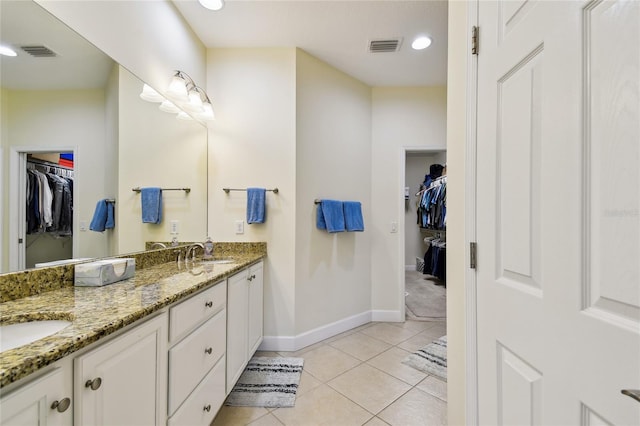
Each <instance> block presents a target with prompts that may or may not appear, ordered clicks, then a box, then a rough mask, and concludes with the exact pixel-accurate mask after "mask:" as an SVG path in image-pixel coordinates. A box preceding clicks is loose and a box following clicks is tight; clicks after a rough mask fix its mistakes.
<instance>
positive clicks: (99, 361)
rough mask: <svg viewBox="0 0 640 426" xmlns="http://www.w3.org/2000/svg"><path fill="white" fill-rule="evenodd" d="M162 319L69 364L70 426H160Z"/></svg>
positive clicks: (163, 400)
mask: <svg viewBox="0 0 640 426" xmlns="http://www.w3.org/2000/svg"><path fill="white" fill-rule="evenodd" d="M166 346H167V314H166V313H165V314H162V315H160V316H158V317H156V318H154V319H151V320H149V321H147V322H145V323H144V324H142V325H139V326H137V327H135V328H133V329H132V330H130V331H128V332H126V333H125V334H123V335H121V336H119V337H117V338H115V339H113V340H111V341H109V342H107V343H104V344H102V345H100V346H99V347H97V348H96V349H94V350H92V351H91V352H88V353H86V354H85V355H82V356H80V357H78V358H76V359H75V361H74V365H75V394H76V407H75V408H76V413H75V416H76V423H77V424H81V425H109V426H112V425H153V424H156V425H158V424H164V423H165V422H166V374H167V367H166V365H167V347H166Z"/></svg>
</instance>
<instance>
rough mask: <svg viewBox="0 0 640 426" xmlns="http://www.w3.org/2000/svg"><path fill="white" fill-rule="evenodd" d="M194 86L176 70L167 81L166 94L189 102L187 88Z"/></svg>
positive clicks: (189, 78) (188, 78) (184, 74)
mask: <svg viewBox="0 0 640 426" xmlns="http://www.w3.org/2000/svg"><path fill="white" fill-rule="evenodd" d="M190 87H195V83H194V82H193V80H192V79H191V77H189V76H188V75H187V73H185V72H182V71H176V72H175V74H174V75H173V78H172V79H171V83H169V88H168V89H167V95H169V96H170V97H172V98H174V99H175V100H176V101H180V102H189V88H190Z"/></svg>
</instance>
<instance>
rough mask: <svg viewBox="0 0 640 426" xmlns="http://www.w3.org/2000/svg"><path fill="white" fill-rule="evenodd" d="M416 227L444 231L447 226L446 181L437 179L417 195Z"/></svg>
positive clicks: (444, 178)
mask: <svg viewBox="0 0 640 426" xmlns="http://www.w3.org/2000/svg"><path fill="white" fill-rule="evenodd" d="M417 215H418V219H417V220H418V225H420V227H421V228H427V229H438V230H444V229H446V225H447V180H446V177H443V178H439V179H438V180H436V181H434V182H432V183H431V185H430V186H429V187H427V188H426V189H424V190H422V191H420V192H419V193H418V208H417Z"/></svg>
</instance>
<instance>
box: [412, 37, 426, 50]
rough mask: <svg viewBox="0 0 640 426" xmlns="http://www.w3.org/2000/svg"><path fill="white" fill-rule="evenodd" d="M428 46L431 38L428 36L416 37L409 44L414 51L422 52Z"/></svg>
mask: <svg viewBox="0 0 640 426" xmlns="http://www.w3.org/2000/svg"><path fill="white" fill-rule="evenodd" d="M429 46H431V37H428V36H419V37H416V38H415V39H414V40H413V43H411V47H412V48H413V49H414V50H423V49H426V48H427V47H429Z"/></svg>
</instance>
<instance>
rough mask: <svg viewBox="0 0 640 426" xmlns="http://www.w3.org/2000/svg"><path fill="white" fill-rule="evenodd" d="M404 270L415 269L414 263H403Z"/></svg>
mask: <svg viewBox="0 0 640 426" xmlns="http://www.w3.org/2000/svg"><path fill="white" fill-rule="evenodd" d="M404 270H405V271H415V270H416V265H415V264H414V265H404Z"/></svg>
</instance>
